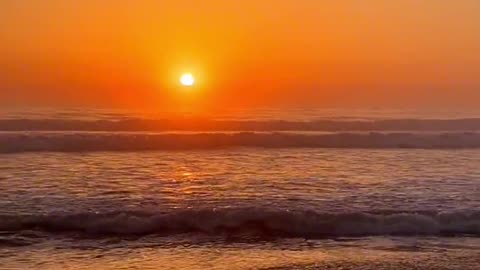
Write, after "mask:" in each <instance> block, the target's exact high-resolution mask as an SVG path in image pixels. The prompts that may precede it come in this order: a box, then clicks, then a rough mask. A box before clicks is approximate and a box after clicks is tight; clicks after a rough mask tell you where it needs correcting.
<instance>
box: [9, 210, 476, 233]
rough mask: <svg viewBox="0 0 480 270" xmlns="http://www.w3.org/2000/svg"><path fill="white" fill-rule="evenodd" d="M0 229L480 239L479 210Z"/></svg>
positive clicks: (129, 215)
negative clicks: (462, 236) (468, 236)
mask: <svg viewBox="0 0 480 270" xmlns="http://www.w3.org/2000/svg"><path fill="white" fill-rule="evenodd" d="M0 231H7V232H21V231H41V232H47V233H55V234H58V233H80V234H87V235H100V236H111V235H114V236H115V235H118V236H128V235H150V234H157V235H164V236H168V235H173V234H180V233H204V234H209V235H232V236H233V235H244V234H253V235H258V236H270V237H303V238H327V237H342V236H345V237H347V236H375V235H402V236H413V235H433V236H437V235H438V236H455V235H471V236H480V212H478V211H457V212H448V213H443V212H437V213H435V212H430V213H407V212H405V213H402V212H397V213H395V212H390V213H383V214H382V213H343V214H331V213H328V214H327V213H317V212H313V211H304V212H295V211H286V210H285V211H278V210H277V211H273V210H272V211H270V210H266V209H216V210H175V211H173V212H164V213H160V212H143V211H137V212H132V211H131V212H111V213H103V214H101V213H81V214H70V215H68V214H67V215H42V216H33V215H32V216H8V215H3V216H0Z"/></svg>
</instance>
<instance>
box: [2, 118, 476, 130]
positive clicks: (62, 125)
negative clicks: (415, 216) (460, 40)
mask: <svg viewBox="0 0 480 270" xmlns="http://www.w3.org/2000/svg"><path fill="white" fill-rule="evenodd" d="M0 130H1V131H34V130H36V131H157V132H158V131H335V132H338V131H479V130H480V118H470V119H388V120H370V121H367V120H332V119H330V120H326V119H323V120H312V121H283V120H263V121H262V120H211V119H204V118H172V119H163V120H162V119H157V120H149V119H141V118H138V119H137V118H132V119H123V120H72V119H44V120H41V119H3V120H0Z"/></svg>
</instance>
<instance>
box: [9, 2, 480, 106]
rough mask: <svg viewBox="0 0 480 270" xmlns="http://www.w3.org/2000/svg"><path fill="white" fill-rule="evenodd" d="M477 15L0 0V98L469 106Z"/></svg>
mask: <svg viewBox="0 0 480 270" xmlns="http://www.w3.org/2000/svg"><path fill="white" fill-rule="evenodd" d="M479 14H480V2H479V1H478V0H457V1H452V0H397V1H395V0H390V1H385V0H366V1H360V0H355V1H354V0H345V1H333V0H331V1H329V0H295V1H293V0H261V1H260V0H242V1H230V0H202V1H200V0H143V1H142V0H103V1H97V0H82V1H74V0H24V1H17V0H2V1H0V103H2V104H28V105H32V104H33V105H61V106H65V105H84V106H104V107H110V106H114V107H135V108H147V107H148V108H151V107H156V106H158V107H165V106H173V107H175V106H178V105H179V104H191V105H192V106H197V105H198V106H214V107H218V108H227V107H237V106H258V105H262V106H284V105H290V106H318V107H335V106H342V107H348V106H357V107H358V106H364V107H371V106H375V107H377V106H380V107H389V106H392V107H397V106H408V107H415V106H433V107H435V106H437V107H438V106H449V107H460V106H461V107H464V106H468V107H475V106H479V105H480V53H479V52H480V16H479ZM182 72H192V73H194V74H195V75H196V77H197V82H198V84H197V86H196V87H195V88H194V89H191V90H188V91H185V89H181V88H180V87H179V86H178V82H177V80H178V77H179V76H180V75H181V73H182Z"/></svg>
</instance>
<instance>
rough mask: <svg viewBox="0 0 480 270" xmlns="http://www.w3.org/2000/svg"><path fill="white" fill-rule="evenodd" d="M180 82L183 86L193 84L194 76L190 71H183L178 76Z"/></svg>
mask: <svg viewBox="0 0 480 270" xmlns="http://www.w3.org/2000/svg"><path fill="white" fill-rule="evenodd" d="M180 83H181V84H182V85H183V86H193V85H194V84H195V77H193V75H192V74H191V73H184V74H182V76H180Z"/></svg>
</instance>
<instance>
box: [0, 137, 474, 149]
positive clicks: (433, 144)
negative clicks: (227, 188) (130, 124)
mask: <svg viewBox="0 0 480 270" xmlns="http://www.w3.org/2000/svg"><path fill="white" fill-rule="evenodd" d="M228 147H263V148H299V147H305V148H307V147H309V148H424V149H442V148H454V149H460V148H480V133H473V132H457V133H375V132H371V133H331V134H298V133H279V132H275V133H255V132H239V133H193V134H182V133H164V134H158V133H157V134H147V133H47V134H44V133H3V134H0V153H19V152H42V151H43V152H45V151H49V152H82V151H147V150H190V149H220V148H228Z"/></svg>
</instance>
